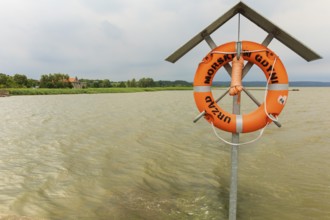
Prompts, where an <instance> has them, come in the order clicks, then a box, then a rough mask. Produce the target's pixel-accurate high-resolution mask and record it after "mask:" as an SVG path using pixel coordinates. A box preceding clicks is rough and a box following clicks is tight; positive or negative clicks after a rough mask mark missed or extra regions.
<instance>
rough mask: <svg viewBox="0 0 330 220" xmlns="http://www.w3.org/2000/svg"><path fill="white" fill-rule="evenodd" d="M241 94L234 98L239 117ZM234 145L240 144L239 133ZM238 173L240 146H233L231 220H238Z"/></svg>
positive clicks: (234, 138)
mask: <svg viewBox="0 0 330 220" xmlns="http://www.w3.org/2000/svg"><path fill="white" fill-rule="evenodd" d="M239 96H240V94H238V95H235V96H234V97H233V114H236V115H239V114H240V112H241V108H240V107H241V106H240V104H239V103H238V102H237V100H238V98H239ZM231 141H232V143H235V144H237V143H239V133H232V140H231ZM237 173H238V146H235V145H232V146H231V177H230V194H229V220H236V210H237V182H238V181H237V176H238V175H237Z"/></svg>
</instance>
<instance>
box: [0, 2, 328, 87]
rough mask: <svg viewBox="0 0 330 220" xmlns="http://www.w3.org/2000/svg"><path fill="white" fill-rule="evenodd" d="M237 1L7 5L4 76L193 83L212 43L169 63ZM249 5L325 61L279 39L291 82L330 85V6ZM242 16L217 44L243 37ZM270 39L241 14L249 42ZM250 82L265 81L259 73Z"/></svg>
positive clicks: (2, 14)
mask: <svg viewBox="0 0 330 220" xmlns="http://www.w3.org/2000/svg"><path fill="white" fill-rule="evenodd" d="M238 2H239V1H233V0H204V1H200V0H199V1H197V0H180V1H178V0H1V1H0V28H1V34H0V72H2V73H6V74H8V75H13V74H15V73H21V74H25V75H27V76H28V77H29V78H35V79H39V78H40V76H41V75H42V74H48V73H59V72H60V73H66V74H69V75H70V76H77V77H78V78H89V79H110V80H112V81H120V80H123V81H126V80H128V79H132V78H136V79H140V78H142V77H152V78H153V79H155V80H176V79H181V80H187V81H193V77H194V74H195V70H196V67H197V65H198V63H199V61H200V60H201V59H202V58H203V57H204V56H205V55H206V54H207V53H208V52H209V50H210V49H209V47H208V46H207V44H206V43H205V42H202V43H201V44H200V45H198V46H197V47H196V48H195V49H193V50H192V51H190V52H189V53H188V54H187V55H186V56H184V57H183V58H182V59H180V60H179V61H178V62H176V63H175V64H172V63H169V62H166V61H164V59H165V58H166V57H167V56H169V55H170V54H172V53H173V52H174V51H175V50H176V49H177V48H179V47H180V46H181V45H183V44H184V43H186V42H187V41H188V40H190V39H191V38H192V37H193V36H195V35H196V34H197V33H199V32H200V31H201V30H202V29H203V28H204V27H206V26H207V25H209V24H210V23H211V22H213V21H214V20H215V19H217V18H218V17H220V16H221V15H222V14H223V13H225V12H226V11H227V10H229V9H230V8H231V7H233V6H234V5H235V4H236V3H238ZM244 3H246V4H247V5H248V6H250V7H251V8H253V9H254V10H256V11H257V12H259V13H260V14H262V15H263V16H265V17H266V18H268V19H269V20H271V21H272V22H273V23H275V24H276V25H278V26H279V27H281V28H282V29H283V30H285V31H286V32H288V33H289V34H290V35H292V36H294V37H295V38H297V39H298V40H299V41H301V42H302V43H303V44H305V45H306V46H307V47H309V48H311V49H313V50H314V51H315V52H317V53H318V54H320V55H321V56H322V57H323V59H322V60H317V61H313V62H309V63H308V62H306V61H305V60H304V59H302V58H301V57H299V56H298V55H296V54H295V53H293V52H292V51H291V50H290V49H288V48H286V47H285V46H284V45H283V44H281V43H279V42H278V41H277V40H274V41H272V43H271V44H270V45H269V48H270V49H272V50H273V51H274V52H275V53H277V54H278V55H279V56H280V58H281V59H282V61H283V63H284V65H285V66H286V68H287V71H288V74H289V79H290V80H291V81H292V80H295V81H297V80H314V81H330V71H329V70H330V63H329V60H328V59H329V55H330V50H329V43H328V40H329V39H330V23H329V18H330V15H329V8H330V1H328V0H313V1H298V0H277V1H264V0H245V1H244ZM237 17H238V16H235V17H234V18H233V19H232V20H231V21H229V22H227V23H226V24H225V25H224V26H223V27H221V28H220V29H218V30H217V31H216V32H215V33H214V34H213V35H211V37H212V38H213V40H214V41H215V42H216V43H217V44H219V45H220V44H223V43H225V42H228V41H235V40H236V39H237V23H238V22H237V21H238V18H237ZM266 35H267V33H265V32H264V31H262V30H261V29H259V28H258V27H256V26H255V25H254V24H252V23H251V22H250V21H248V20H246V19H245V18H244V17H242V16H241V39H242V40H251V41H256V42H261V41H262V40H263V39H264V38H265V37H266ZM219 74H221V73H219ZM247 79H248V80H264V79H263V76H261V75H258V74H255V75H254V74H253V73H252V74H250V76H249V75H248V77H247Z"/></svg>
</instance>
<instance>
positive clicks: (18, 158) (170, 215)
mask: <svg viewBox="0 0 330 220" xmlns="http://www.w3.org/2000/svg"><path fill="white" fill-rule="evenodd" d="M222 92H223V91H222V90H219V91H215V93H218V94H221V93H222ZM252 92H253V93H254V94H255V95H256V96H257V97H259V100H260V101H261V100H262V98H261V97H262V96H263V92H262V91H252ZM329 92H330V90H329V88H301V89H300V91H299V92H290V95H289V100H288V104H287V106H286V108H285V109H284V111H283V113H282V115H281V117H280V119H281V123H282V124H283V127H282V128H280V129H279V128H277V127H276V126H274V125H271V126H269V128H268V129H267V130H266V131H265V134H264V135H263V137H262V138H261V139H260V140H259V141H258V142H256V143H254V144H251V145H248V146H244V147H241V148H240V155H239V185H238V217H237V219H243V220H245V219H253V220H255V219H260V220H264V219H268V220H270V219H274V220H275V219H276V220H278V219H297V220H298V219H299V220H301V219H330V144H329V143H330V135H329V133H330V119H329V117H328V116H329V115H330V107H329V105H330V104H329V103H330V96H329V95H328V94H329ZM216 96H217V95H216ZM242 104H243V106H247V107H246V108H245V107H244V108H243V111H247V110H250V109H253V108H255V106H254V104H253V103H252V102H250V101H248V100H247V99H246V98H244V97H243V100H242ZM221 105H222V106H224V107H225V108H228V109H229V108H230V107H229V106H230V105H231V99H230V98H226V99H224V100H223V101H222V104H221ZM197 113H198V112H197V110H196V107H195V104H194V101H193V95H192V91H180V92H176V91H170V92H169V91H164V92H150V93H132V94H97V95H58V96H20V97H8V98H1V99H0V117H1V123H0V145H1V148H0V152H1V153H0V173H1V178H0V219H226V218H227V216H228V194H229V192H228V191H229V177H230V173H229V172H230V147H229V146H227V145H225V144H223V143H221V142H219V141H218V139H217V138H216V137H215V136H214V134H213V133H212V129H211V127H210V125H209V124H208V123H206V122H205V121H204V120H201V121H200V122H198V123H197V124H193V123H192V120H193V119H194V117H195V115H196V114H197ZM220 133H221V135H222V136H224V137H225V138H227V139H230V134H226V133H223V132H220ZM256 136H257V134H248V135H242V138H241V140H242V141H244V140H250V139H252V138H254V137H256Z"/></svg>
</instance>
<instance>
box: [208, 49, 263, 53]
mask: <svg viewBox="0 0 330 220" xmlns="http://www.w3.org/2000/svg"><path fill="white" fill-rule="evenodd" d="M264 51H269V50H267V49H262V50H244V51H242V52H241V53H257V52H264ZM214 53H215V54H236V51H235V52H226V51H218V50H214V51H211V54H214Z"/></svg>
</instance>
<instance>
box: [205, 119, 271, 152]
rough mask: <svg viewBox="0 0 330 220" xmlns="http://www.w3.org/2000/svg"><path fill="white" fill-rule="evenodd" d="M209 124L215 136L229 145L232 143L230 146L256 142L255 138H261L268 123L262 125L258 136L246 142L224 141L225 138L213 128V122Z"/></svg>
mask: <svg viewBox="0 0 330 220" xmlns="http://www.w3.org/2000/svg"><path fill="white" fill-rule="evenodd" d="M211 125H212V129H213V131H214V134H215V136H217V138H219V139H220V140H221V141H223V142H224V143H226V144H229V145H232V146H240V145H246V144H251V143H254V142H256V141H257V140H259V139H260V138H261V136H262V135H263V133H264V131H265V129H266V127H267V125H268V123H267V124H266V125H265V127H263V128H262V129H261V131H260V133H259V135H258V137H256V138H255V139H253V140H251V141H247V142H244V143H232V142H229V141H226V140H225V139H223V138H222V137H220V136H219V135H218V133H217V131H216V130H215V127H214V124H213V122H211Z"/></svg>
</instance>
